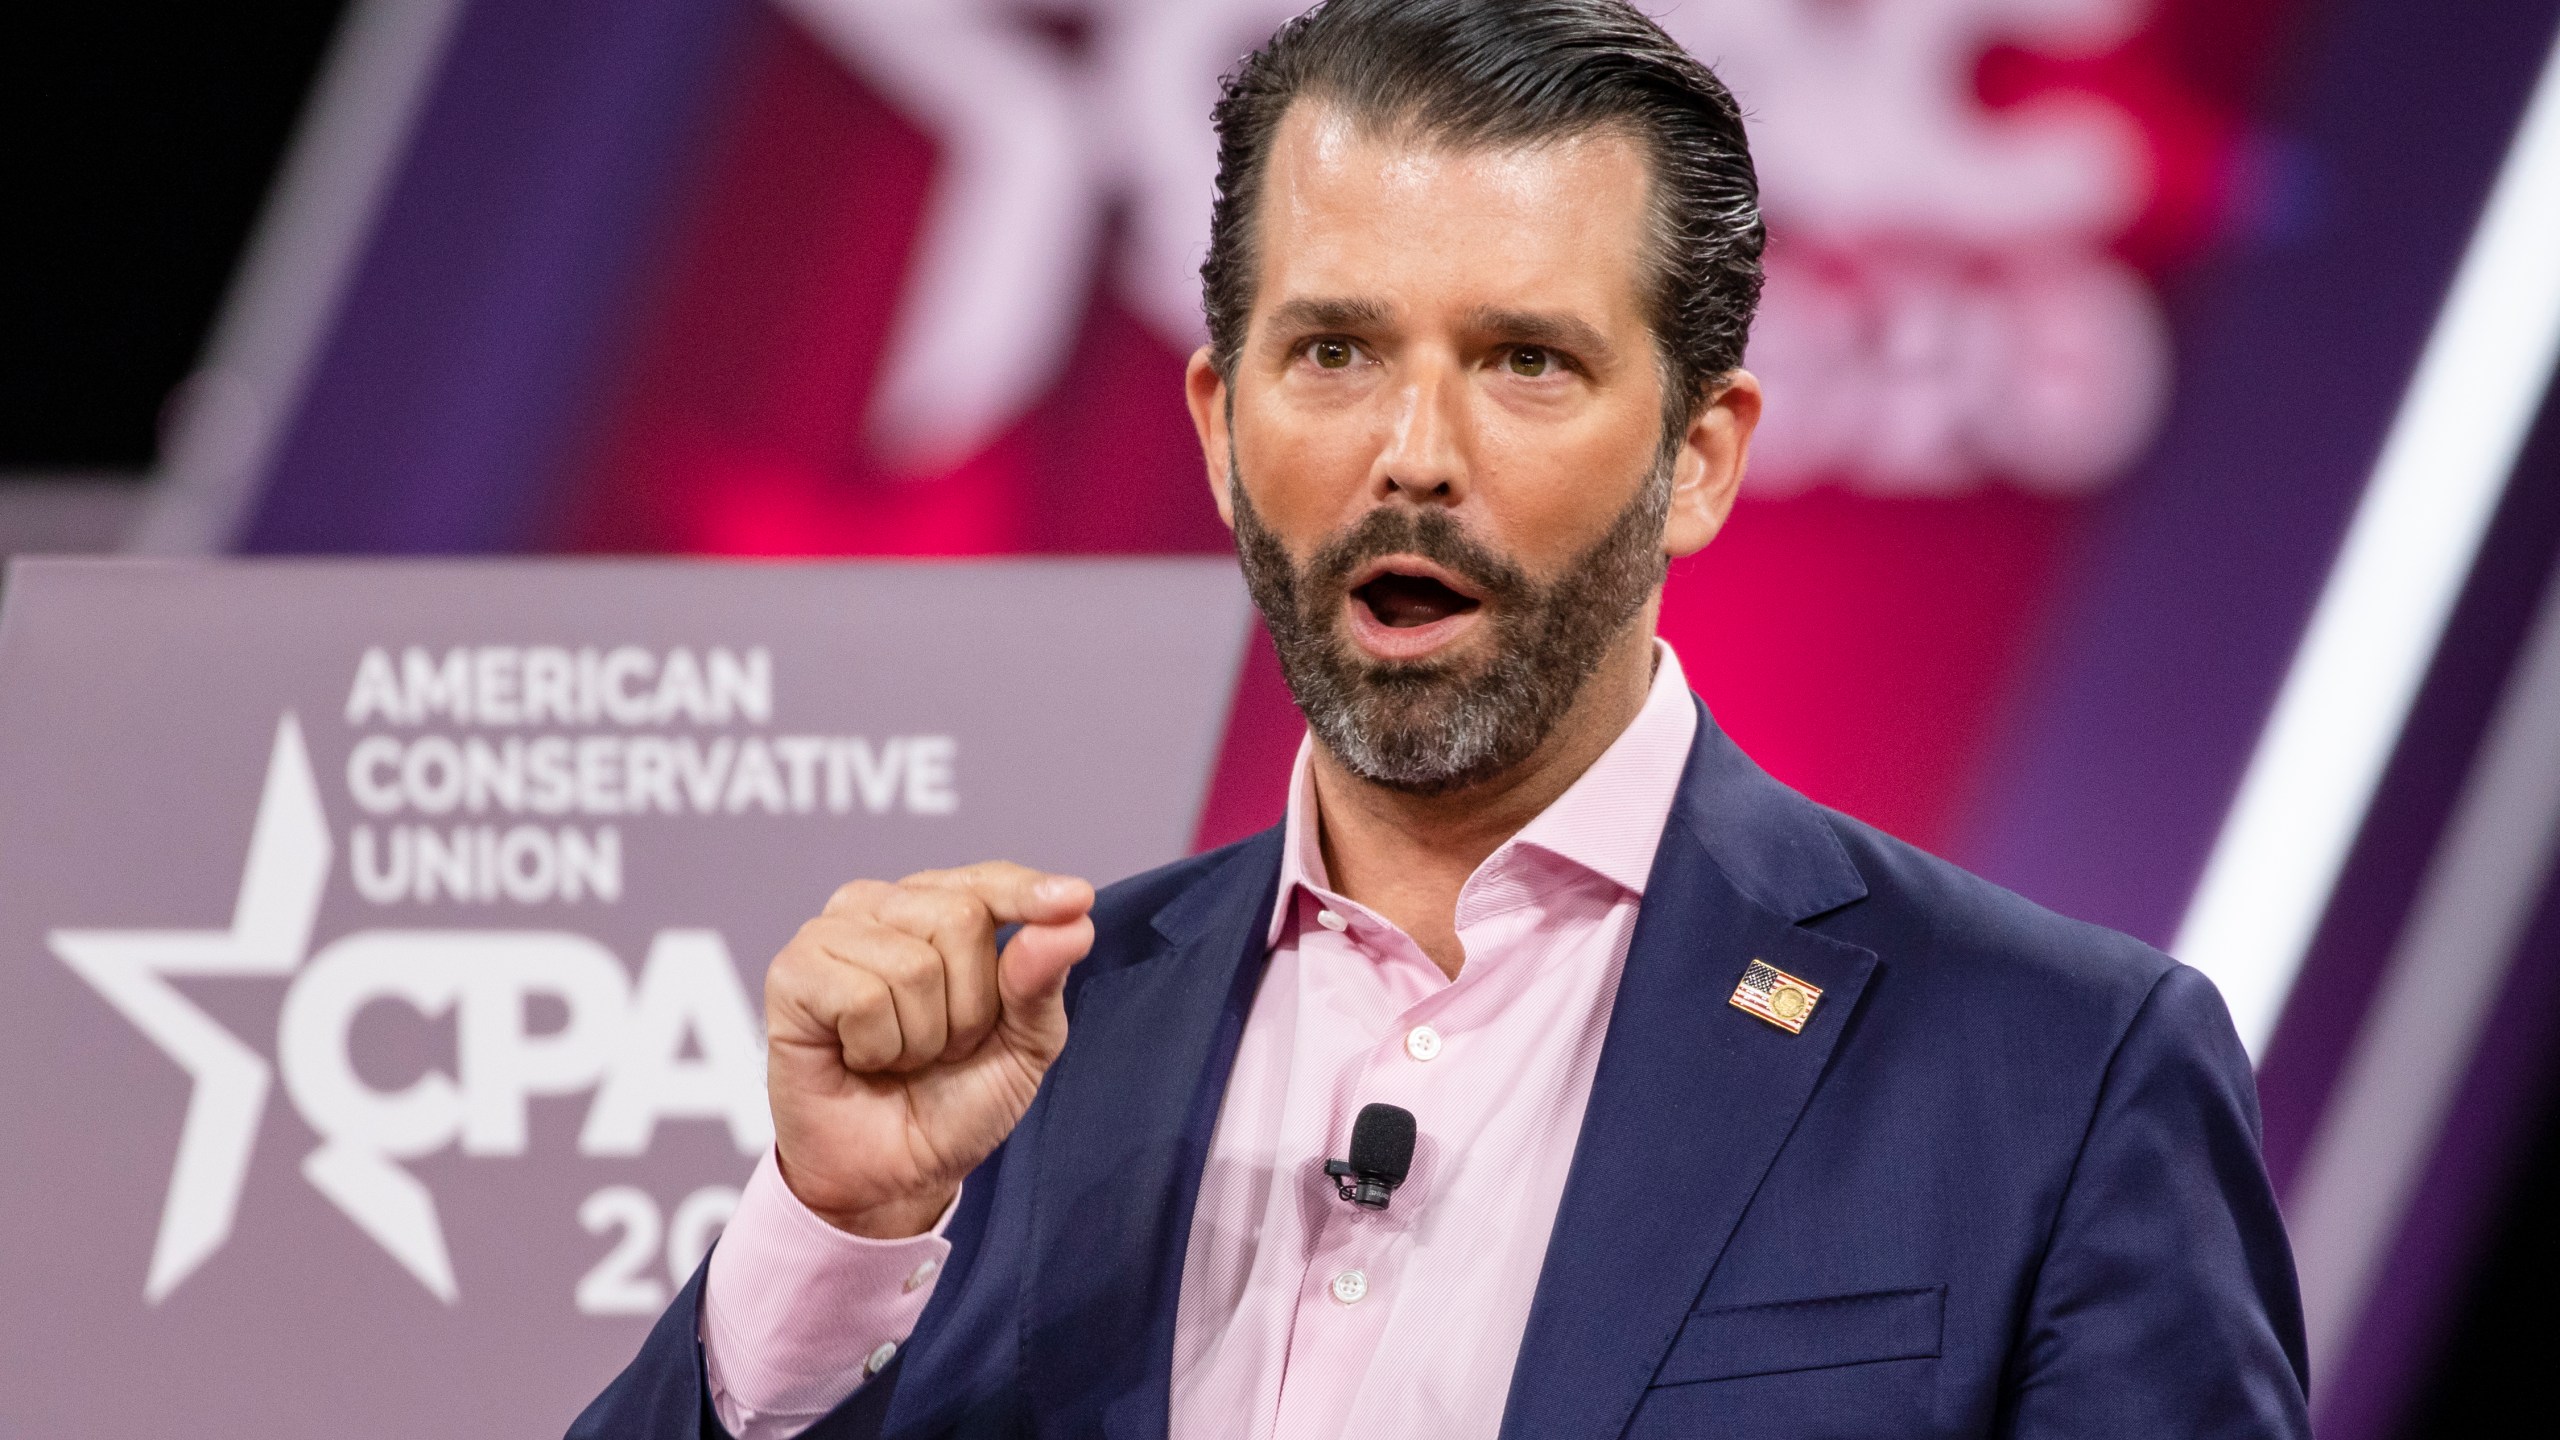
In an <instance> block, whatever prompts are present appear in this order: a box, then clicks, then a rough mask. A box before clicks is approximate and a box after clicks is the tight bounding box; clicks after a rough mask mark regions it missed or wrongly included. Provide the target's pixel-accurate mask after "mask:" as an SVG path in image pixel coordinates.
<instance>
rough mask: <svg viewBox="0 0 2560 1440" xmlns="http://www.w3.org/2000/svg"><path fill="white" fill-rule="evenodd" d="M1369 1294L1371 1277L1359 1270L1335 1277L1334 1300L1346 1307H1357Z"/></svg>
mask: <svg viewBox="0 0 2560 1440" xmlns="http://www.w3.org/2000/svg"><path fill="white" fill-rule="evenodd" d="M1368 1293H1369V1277H1368V1276H1366V1275H1364V1274H1362V1273H1360V1272H1359V1271H1357V1270H1345V1271H1343V1272H1342V1273H1341V1274H1339V1275H1336V1276H1334V1277H1333V1298H1334V1299H1336V1300H1339V1301H1341V1302H1342V1303H1343V1304H1345V1305H1357V1304H1359V1303H1360V1300H1361V1297H1362V1296H1365V1295H1367V1294H1368Z"/></svg>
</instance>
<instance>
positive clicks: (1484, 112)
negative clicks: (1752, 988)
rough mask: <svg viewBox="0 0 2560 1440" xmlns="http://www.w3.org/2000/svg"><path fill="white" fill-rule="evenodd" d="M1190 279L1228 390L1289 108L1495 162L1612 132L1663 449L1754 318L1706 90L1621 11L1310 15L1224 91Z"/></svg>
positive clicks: (1721, 92) (1734, 190)
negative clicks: (1201, 248)
mask: <svg viewBox="0 0 2560 1440" xmlns="http://www.w3.org/2000/svg"><path fill="white" fill-rule="evenodd" d="M1223 90H1224V93H1223V94H1222V95H1221V97H1220V99H1219V101H1218V108H1217V111H1216V114H1215V119H1216V124H1217V130H1218V193H1217V200H1216V202H1215V204H1214V206H1213V208H1212V209H1211V211H1210V219H1209V257H1208V259H1207V260H1206V261H1205V262H1203V263H1202V265H1201V267H1200V284H1201V303H1202V308H1203V309H1204V310H1206V311H1207V314H1208V321H1209V353H1210V359H1211V363H1212V364H1214V365H1215V366H1216V368H1217V371H1218V373H1219V374H1220V375H1221V376H1223V377H1225V378H1226V380H1227V381H1228V382H1229V384H1230V385H1231V386H1232V384H1233V382H1234V380H1235V374H1236V369H1235V367H1236V360H1237V358H1238V356H1239V355H1240V354H1241V353H1242V351H1243V349H1244V339H1245V328H1246V322H1247V320H1248V319H1249V317H1250V316H1251V314H1252V310H1253V289H1254V276H1255V269H1256V263H1257V261H1256V255H1255V240H1256V237H1255V230H1254V222H1255V217H1256V214H1257V212H1258V211H1259V209H1260V205H1261V198H1262V196H1261V192H1262V180H1263V172H1264V170H1265V169H1266V168H1267V167H1268V162H1269V159H1270V154H1271V144H1272V139H1273V137H1274V136H1275V135H1276V134H1277V133H1278V131H1279V128H1280V121H1281V117H1282V116H1283V115H1285V114H1286V113H1287V112H1288V110H1289V107H1290V106H1291V105H1292V104H1294V103H1296V102H1298V101H1301V100H1305V101H1310V102H1314V103H1318V104H1322V105H1325V106H1328V107H1331V108H1333V109H1335V110H1337V111H1339V112H1341V113H1342V114H1344V115H1345V116H1347V117H1349V118H1350V119H1351V120H1352V121H1353V122H1354V123H1355V124H1357V125H1359V126H1361V127H1362V128H1363V129H1364V130H1365V131H1366V132H1367V133H1370V134H1373V135H1390V136H1396V137H1410V138H1412V139H1415V140H1418V141H1421V142H1424V143H1428V144H1436V145H1444V146H1449V147H1452V148H1457V149H1475V148H1486V149H1504V148H1510V147H1514V146H1525V145H1536V144H1540V143H1544V142H1550V141H1557V140H1563V139H1566V138H1570V137H1575V136H1581V135H1586V134H1592V133H1599V132H1608V131H1617V132H1619V133H1623V134H1626V135H1627V136H1629V137H1630V138H1632V139H1634V140H1635V141H1637V142H1638V143H1639V144H1640V145H1641V146H1642V147H1643V150H1644V153H1645V157H1646V160H1647V162H1648V170H1649V176H1650V179H1651V183H1652V209H1653V216H1652V219H1653V224H1652V233H1651V236H1650V237H1649V245H1648V247H1647V248H1648V250H1649V251H1650V253H1649V254H1647V255H1645V256H1643V257H1642V261H1643V263H1644V264H1645V266H1646V268H1647V270H1648V271H1649V272H1650V273H1649V274H1648V275H1647V277H1646V280H1647V285H1646V290H1647V294H1646V297H1645V298H1646V302H1647V309H1648V315H1647V318H1648V320H1649V321H1650V323H1651V326H1652V330H1653V335H1654V341H1655V344H1656V346H1657V347H1658V349H1659V351H1660V353H1661V359H1662V367H1661V368H1662V372H1663V381H1664V388H1665V394H1664V397H1663V408H1664V417H1663V418H1664V425H1665V430H1666V433H1665V435H1664V442H1665V448H1666V450H1667V449H1669V448H1671V447H1673V446H1676V445H1677V443H1678V438H1679V436H1680V434H1681V433H1683V432H1685V431H1686V429H1687V428H1688V424H1689V421H1690V419H1691V417H1692V416H1693V415H1694V414H1695V413H1696V410H1697V407H1698V405H1699V404H1700V403H1701V401H1702V400H1703V399H1704V398H1705V397H1706V396H1707V395H1708V393H1709V392H1710V391H1711V389H1712V388H1713V387H1714V386H1715V385H1716V384H1717V382H1718V381H1719V380H1720V379H1721V378H1722V377H1723V376H1724V375H1725V373H1726V372H1728V371H1730V370H1732V369H1734V368H1735V367H1736V366H1738V365H1740V364H1741V363H1742V350H1743V344H1744V342H1745V341H1746V340H1747V339H1748V338H1749V336H1750V332H1751V316H1752V312H1753V311H1754V310H1755V309H1757V308H1758V306H1759V303H1760V251H1761V247H1762V244H1763V243H1764V240H1765V235H1766V232H1765V231H1764V230H1763V229H1762V226H1761V223H1760V186H1759V180H1758V178H1757V177H1756V176H1755V175H1754V174H1753V172H1752V168H1751V149H1750V144H1749V142H1748V140H1747V139H1746V138H1745V137H1744V134H1743V129H1742V113H1741V110H1740V108H1739V107H1737V106H1736V105H1735V104H1734V99H1733V95H1732V93H1731V92H1730V91H1728V90H1726V89H1725V87H1724V83H1723V82H1722V81H1720V80H1718V79H1717V78H1716V77H1715V73H1714V72H1713V71H1711V70H1709V69H1708V68H1707V67H1706V66H1705V65H1703V64H1700V63H1699V62H1698V61H1697V60H1696V59H1695V58H1693V57H1692V56H1691V55H1690V54H1689V53H1688V52H1687V51H1685V50H1683V49H1681V48H1680V46H1679V44H1678V42H1676V41H1674V40H1673V39H1672V38H1671V37H1670V36H1668V35H1666V34H1664V33H1663V31H1662V27H1661V26H1659V25H1656V24H1654V23H1653V21H1652V20H1650V19H1648V18H1647V17H1646V16H1645V15H1644V14H1643V13H1642V12H1640V11H1638V10H1637V9H1636V8H1635V7H1634V6H1633V5H1631V4H1628V3H1627V0H1324V3H1322V4H1319V5H1317V6H1316V7H1315V8H1314V9H1312V10H1309V11H1307V12H1306V13H1305V14H1303V15H1300V16H1299V17H1298V18H1296V19H1294V20H1292V21H1290V22H1289V23H1288V24H1286V25H1283V26H1281V27H1280V29H1279V31H1278V32H1277V33H1276V34H1274V35H1273V36H1272V37H1271V39H1270V41H1269V42H1268V43H1266V44H1265V45H1264V46H1263V47H1262V48H1261V49H1259V50H1256V51H1255V52H1254V53H1253V54H1251V55H1250V56H1247V57H1246V58H1245V60H1244V63H1243V64H1242V65H1241V66H1239V67H1238V68H1237V69H1236V70H1235V72H1234V73H1233V74H1231V75H1229V76H1228V77H1227V78H1226V81H1225V84H1224V87H1223Z"/></svg>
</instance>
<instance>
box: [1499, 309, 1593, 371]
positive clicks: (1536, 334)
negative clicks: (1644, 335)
mask: <svg viewBox="0 0 2560 1440" xmlns="http://www.w3.org/2000/svg"><path fill="white" fill-rule="evenodd" d="M1467 326H1468V328H1469V329H1472V330H1477V331H1481V332H1484V333H1487V334H1492V335H1500V336H1502V337H1503V338H1504V339H1507V340H1512V341H1516V342H1517V343H1519V344H1523V345H1538V346H1545V347H1549V348H1552V349H1557V350H1564V351H1569V352H1571V353H1573V354H1576V355H1580V356H1582V357H1584V358H1585V359H1587V360H1589V361H1590V362H1591V363H1593V364H1595V365H1605V364H1607V363H1608V362H1609V361H1611V360H1612V359H1614V358H1616V355H1617V352H1616V350H1615V349H1614V348H1613V347H1612V346H1611V345H1610V344H1609V341H1608V339H1607V338H1606V337H1605V336H1603V335H1602V334H1601V333H1600V332H1599V330H1597V329H1596V328H1594V327H1593V326H1592V325H1591V324H1590V323H1589V322H1587V321H1583V320H1579V319H1576V318H1575V317H1573V316H1571V315H1556V314H1549V313H1545V312H1541V311H1535V310H1502V309H1495V308H1491V307H1487V308H1484V309H1479V310H1476V311H1473V312H1471V313H1470V314H1469V315H1468V316H1467Z"/></svg>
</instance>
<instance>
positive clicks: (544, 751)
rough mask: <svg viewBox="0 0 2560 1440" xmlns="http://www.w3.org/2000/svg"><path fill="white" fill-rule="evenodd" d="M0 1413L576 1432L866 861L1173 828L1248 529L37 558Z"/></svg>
mask: <svg viewBox="0 0 2560 1440" xmlns="http://www.w3.org/2000/svg"><path fill="white" fill-rule="evenodd" d="M6 594H7V605H6V608H5V611H0V837H5V840H0V847H5V848H0V945H5V950H0V966H5V974H6V983H7V994H8V996H9V1000H8V1003H7V1004H6V1005H5V1006H0V1124H4V1125H5V1130H0V1136H5V1143H6V1145H7V1148H8V1154H9V1157H10V1163H9V1165H8V1166H6V1167H5V1168H0V1227H5V1233H6V1234H7V1235H8V1236H9V1240H8V1243H7V1245H6V1246H5V1248H0V1290H5V1293H6V1294H7V1295H8V1297H9V1303H8V1305H7V1306H6V1309H5V1312H4V1313H0V1353H5V1354H6V1355H7V1356H8V1360H7V1362H6V1366H5V1372H0V1432H5V1433H8V1434H13V1435H14V1434H28V1435H38V1434H43V1435H53V1434H70V1433H97V1432H99V1431H102V1430H107V1429H112V1430H114V1431H116V1432H119V1433H125V1432H131V1433H149V1432H153V1431H159V1430H167V1431H172V1432H178V1433H186V1434H190V1435H201V1436H207V1437H223V1436H232V1435H238V1436H249V1435H256V1436H261V1437H272V1436H297V1435H308V1436H315V1437H316V1436H329V1437H343V1436H346V1435H349V1434H362V1435H366V1436H381V1437H393V1436H420V1437H428V1436H432V1437H438V1440H444V1437H450V1436H455V1435H468V1434H478V1435H518V1434H522V1435H540V1434H555V1433H557V1432H558V1431H559V1430H560V1429H561V1428H563V1427H565V1425H566V1424H567V1422H568V1420H569V1418H570V1417H571V1416H572V1415H573V1414H574V1413H575V1411H576V1410H577V1408H578V1406H579V1405H580V1404H581V1403H582V1402H583V1401H584V1400H585V1399H586V1398H587V1397H588V1396H589V1395H590V1394H592V1393H593V1392H594V1391H595V1390H596V1389H598V1388H599V1387H601V1386H602V1384H603V1383H604V1382H605V1380H606V1379H608V1378H609V1377H610V1376H611V1375H612V1373H613V1372H614V1370H615V1369H616V1368H618V1367H619V1365H620V1364H621V1363H622V1362H623V1361H624V1359H625V1358H627V1357H628V1356H629V1354H630V1353H631V1352H632V1351H633V1350H634V1349H635V1348H636V1346H637V1345H638V1343H639V1339H640V1336H641V1334H642V1332H643V1331H644V1330H645V1328H646V1327H647V1325H648V1323H649V1321H650V1319H651V1317H653V1316H654V1315H655V1314H656V1313H657V1312H658V1310H659V1309H660V1308H661V1307H663V1306H664V1305H665V1303H666V1301H667V1299H668V1297H669V1295H670V1294H671V1293H672V1290H673V1288H674V1286H675V1285H677V1284H678V1283H680V1282H681V1281H682V1279H683V1277H684V1276H685V1275H686V1274H687V1273H688V1272H689V1271H690V1270H691V1268H692V1266H693V1264H694V1262H695V1261H696V1260H697V1259H698V1258H699V1257H700V1256H701V1255H702V1253H703V1251H704V1249H705V1248H706V1247H707V1246H708V1245H709V1244H710V1242H711V1241H712V1239H713V1238H714V1237H715V1236H716V1235H717V1234H718V1233H719V1229H720V1226H721V1224H722V1222H723V1221H724V1220H725V1219H726V1217H727V1215H728V1212H729V1209H730V1207H731V1206H732V1205H733V1204H734V1203H735V1201H736V1197H737V1189H736V1187H737V1186H738V1185H739V1184H740V1183H741V1182H742V1181H743V1179H744V1177H745V1175H746V1172H747V1170H748V1169H749V1167H750V1165H751V1163H752V1160H753V1158H754V1157H755V1156H756V1155H757V1154H758V1153H760V1152H761V1150H762V1149H763V1148H764V1146H765V1145H766V1144H767V1143H768V1142H769V1141H770V1139H771V1122H770V1119H769V1117H768V1115H767V1112H766V1108H765V1097H764V1078H763V1070H764V1052H763V1037H762V1019H761V1016H762V1013H763V1007H762V1002H761V998H760V995H761V977H762V975H763V970H764V965H765V962H766V959H767V958H768V957H769V956H770V955H771V954H772V953H773V951H774V950H775V949H776V948H777V947H778V946H780V944H781V943H782V941H783V940H784V939H786V938H787V937H788V936H789V935H790V933H791V931H792V930H793V928H794V927H796V926H797V925H798V923H799V922H800V921H801V920H802V919H803V918H805V917H806V916H807V915H809V914H812V913H814V912H815V911H816V909H817V908H818V907H819V905H821V904H822V903H823V902H824V900H825V899H826V897H827V895H828V893H829V892H830V891H831V890H832V889H833V888H834V887H835V886H836V885H838V884H840V883H841V882H843V881H845V880H847V879H851V878H853V877H856V876H887V877H894V876H896V875H899V874H903V873H906V872H908V871H911V870H915V869H919V868H923V867H927V866H934V865H942V864H950V863H958V862H962V861H966V860H971V859H976V858H983V857H989V856H1003V857H1008V858H1013V859H1018V860H1021V861H1023V862H1025V863H1028V864H1032V865H1038V866H1043V867H1047V868H1054V869H1060V870H1067V871H1072V872H1076V873H1079V874H1084V875H1087V876H1090V877H1092V878H1094V879H1096V880H1097V881H1103V880H1109V879H1113V878H1116V877H1118V876H1121V875H1124V874H1127V873H1130V872H1132V871H1135V870H1138V869H1142V868H1144V867H1146V866H1149V865H1153V864H1157V863H1161V862H1163V861H1165V860H1168V859H1172V858H1174V857H1176V856H1178V855H1179V854H1181V853H1182V851H1183V849H1184V847H1185V845H1186V843H1187V841H1188V839H1189V837H1190V835H1191V832H1192V827H1193V825H1194V822H1195V820H1196V817H1197V814H1198V810H1199V806H1200V803H1201V799H1202V796H1203V794H1204V792H1205V789H1206V786H1207V781H1208V776H1209V771H1210V767H1211V765H1212V763H1213V762H1214V760H1215V755H1216V748H1217V743H1218V739H1219V734H1220V729H1221V724H1222V722H1223V720H1224V717H1225V713H1226V708H1227V704H1228V699H1229V696H1230V694H1231V693H1232V690H1233V683H1234V678H1235V669H1236V666H1237V664H1238V662H1239V659H1240V657H1241V656H1242V654H1243V651H1244V640H1245V636H1246V633H1247V632H1246V626H1247V609H1246V603H1245V598H1244V594H1243V591H1242V588H1241V586H1240V585H1239V584H1238V583H1237V579H1236V575H1235V572H1234V567H1233V566H1232V565H1231V564H1228V563H1226V562H1224V561H1213V560H1176V561H1136V562H1070V563H1042V562H1011V563H998V564H924V565H895V564H866V565H825V566H723V565H705V564H688V563H629V564H623V563H576V562H569V563H480V562H468V561H465V562H432V563H403V562H391V563H383V562H353V563H290V562H286V563H263V564H203V565H196V564H150V563H130V562H70V561H33V562H21V563H19V564H17V565H16V566H15V567H14V568H13V569H12V570H11V572H10V575H9V580H8V586H7V592H6Z"/></svg>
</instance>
